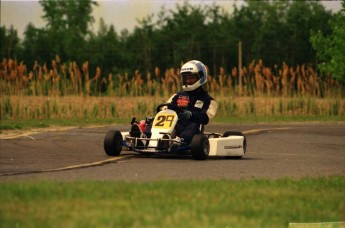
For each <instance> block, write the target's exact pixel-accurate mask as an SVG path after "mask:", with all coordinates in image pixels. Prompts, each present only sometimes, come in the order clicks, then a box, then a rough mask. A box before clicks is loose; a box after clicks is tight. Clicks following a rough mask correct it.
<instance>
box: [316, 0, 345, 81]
mask: <svg viewBox="0 0 345 228" xmlns="http://www.w3.org/2000/svg"><path fill="white" fill-rule="evenodd" d="M329 25H330V28H331V34H329V35H328V36H327V35H325V34H323V33H322V32H321V31H318V32H317V33H314V34H313V35H312V36H311V38H310V40H311V42H312V44H313V47H314V48H315V50H316V52H317V56H318V58H319V60H320V63H319V64H318V67H319V69H320V70H321V71H323V72H326V73H330V74H332V75H333V77H334V78H335V79H337V80H342V81H344V82H345V52H344V50H345V2H344V1H342V9H341V11H339V12H338V13H336V14H335V15H334V17H333V18H332V19H331V20H330V23H329Z"/></svg>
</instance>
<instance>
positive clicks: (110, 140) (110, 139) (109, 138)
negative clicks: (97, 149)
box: [104, 130, 123, 156]
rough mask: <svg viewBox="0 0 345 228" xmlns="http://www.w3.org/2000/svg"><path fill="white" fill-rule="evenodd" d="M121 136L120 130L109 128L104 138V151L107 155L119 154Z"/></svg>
mask: <svg viewBox="0 0 345 228" xmlns="http://www.w3.org/2000/svg"><path fill="white" fill-rule="evenodd" d="M122 141H123V137H122V134H121V132H120V131H114V130H110V131H108V132H107V134H106V135H105V138H104V151H105V153H106V154H107V155H108V156H119V155H120V153H121V150H122Z"/></svg>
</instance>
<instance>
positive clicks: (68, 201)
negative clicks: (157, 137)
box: [0, 177, 345, 227]
mask: <svg viewBox="0 0 345 228" xmlns="http://www.w3.org/2000/svg"><path fill="white" fill-rule="evenodd" d="M344 189H345V177H327V178H326V177H323V178H316V179H310V178H304V179H300V180H292V179H279V180H242V181H231V180H219V181H207V180H205V181H192V180H191V181H157V182H149V183H126V182H88V181H84V182H74V183H69V182H63V183H59V182H20V183H14V182H13V183H1V188H0V226H1V227H288V224H289V223H290V222H335V221H345V191H344Z"/></svg>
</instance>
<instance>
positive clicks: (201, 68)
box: [180, 60, 207, 91]
mask: <svg viewBox="0 0 345 228" xmlns="http://www.w3.org/2000/svg"><path fill="white" fill-rule="evenodd" d="M180 75H181V79H182V88H183V90H184V91H193V90H195V89H197V88H199V87H200V86H202V85H204V84H205V83H206V82H207V69H206V67H205V65H204V64H203V63H202V62H200V61H198V60H191V61H189V62H187V63H185V64H184V65H183V66H182V67H181V72H180ZM186 75H196V76H198V78H199V80H198V81H197V82H195V83H194V84H193V85H187V84H186V82H185V80H184V76H186Z"/></svg>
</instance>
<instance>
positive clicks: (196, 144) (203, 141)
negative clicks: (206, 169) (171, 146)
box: [190, 134, 210, 160]
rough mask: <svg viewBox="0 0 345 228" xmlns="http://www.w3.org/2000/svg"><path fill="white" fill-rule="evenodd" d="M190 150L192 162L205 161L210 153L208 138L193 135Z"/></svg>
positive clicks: (201, 135)
mask: <svg viewBox="0 0 345 228" xmlns="http://www.w3.org/2000/svg"><path fill="white" fill-rule="evenodd" d="M190 150H191V152H192V157H193V159H194V160H206V159H207V157H208V153H209V151H210V143H209V141H208V138H207V137H206V136H205V135H203V134H198V135H194V137H193V139H192V143H191V148H190Z"/></svg>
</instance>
